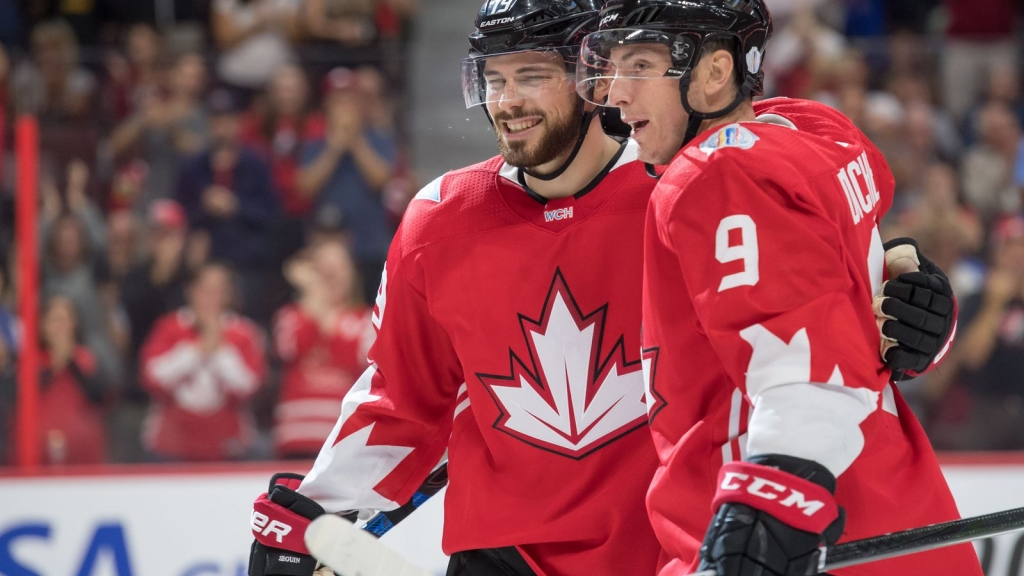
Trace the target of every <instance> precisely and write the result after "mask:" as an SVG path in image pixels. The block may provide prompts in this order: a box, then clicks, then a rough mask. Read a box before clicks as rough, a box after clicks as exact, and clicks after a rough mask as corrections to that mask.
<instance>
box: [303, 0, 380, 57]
mask: <svg viewBox="0 0 1024 576" xmlns="http://www.w3.org/2000/svg"><path fill="white" fill-rule="evenodd" d="M376 4H377V2H375V1H374V0H305V10H304V13H303V16H304V18H305V22H304V23H305V26H306V30H308V31H309V35H310V36H311V37H313V38H315V39H318V40H330V41H332V42H340V43H341V44H346V45H349V46H359V45H366V44H369V43H371V42H373V40H374V39H376V37H377V26H376V24H375V22H374V16H375V13H376V9H377V6H376Z"/></svg>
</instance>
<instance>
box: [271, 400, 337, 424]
mask: <svg viewBox="0 0 1024 576" xmlns="http://www.w3.org/2000/svg"><path fill="white" fill-rule="evenodd" d="M274 416H275V417H277V418H278V419H281V420H291V419H302V418H325V419H329V420H330V421H331V422H332V423H333V422H334V421H335V420H337V419H338V416H341V402H339V401H338V400H335V399H326V398H319V399H308V400H287V401H285V402H280V403H279V404H278V405H277V406H276V407H275V408H274Z"/></svg>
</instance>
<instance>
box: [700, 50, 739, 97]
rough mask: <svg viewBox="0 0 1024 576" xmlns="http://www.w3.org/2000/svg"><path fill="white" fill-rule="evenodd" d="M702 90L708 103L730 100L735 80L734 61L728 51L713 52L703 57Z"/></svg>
mask: <svg viewBox="0 0 1024 576" xmlns="http://www.w3.org/2000/svg"><path fill="white" fill-rule="evenodd" d="M703 64H704V66H705V78H704V90H705V96H707V98H708V101H709V102H717V101H719V100H723V99H728V100H731V99H732V96H733V92H732V89H733V84H734V83H735V79H734V77H733V74H735V60H734V59H733V54H732V52H730V51H729V50H724V49H720V50H715V51H714V52H712V53H710V54H708V55H707V56H705V57H704V60H703Z"/></svg>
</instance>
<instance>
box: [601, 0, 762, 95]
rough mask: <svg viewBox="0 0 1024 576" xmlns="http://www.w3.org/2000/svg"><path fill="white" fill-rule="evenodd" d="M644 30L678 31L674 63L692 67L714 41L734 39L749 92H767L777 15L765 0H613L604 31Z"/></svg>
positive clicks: (604, 18)
mask: <svg viewBox="0 0 1024 576" xmlns="http://www.w3.org/2000/svg"><path fill="white" fill-rule="evenodd" d="M612 28H640V29H644V30H656V31H659V32H667V33H671V34H676V35H678V36H677V38H676V40H677V41H676V43H675V44H674V45H673V46H672V48H673V50H672V57H673V61H674V65H675V67H676V68H678V69H680V70H686V69H689V68H691V67H692V66H693V65H694V64H696V62H695V61H694V58H695V57H696V56H697V55H698V54H700V53H701V49H702V48H703V46H704V44H705V43H706V42H707V41H708V40H714V39H733V40H734V41H735V44H734V50H735V51H734V53H733V57H734V59H735V61H736V63H737V72H739V77H740V80H741V84H742V86H743V90H744V91H745V92H746V93H745V94H744V96H751V95H753V96H757V95H759V94H761V93H763V92H764V69H763V68H762V67H761V60H762V58H763V57H764V51H765V47H766V46H767V44H768V39H769V38H770V37H771V35H772V16H771V13H770V12H768V7H767V6H765V3H764V0H609V2H608V3H607V4H606V5H605V7H604V9H603V10H602V11H601V21H600V29H601V30H608V29H612Z"/></svg>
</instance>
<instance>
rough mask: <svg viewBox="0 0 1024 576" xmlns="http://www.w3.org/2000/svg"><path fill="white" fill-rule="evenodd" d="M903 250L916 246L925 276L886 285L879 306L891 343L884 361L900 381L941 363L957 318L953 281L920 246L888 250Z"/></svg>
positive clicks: (899, 242)
mask: <svg viewBox="0 0 1024 576" xmlns="http://www.w3.org/2000/svg"><path fill="white" fill-rule="evenodd" d="M902 245H909V246H912V247H913V249H914V251H915V252H916V253H917V258H918V260H919V261H920V263H921V264H920V271H919V272H911V273H908V274H901V275H899V276H897V277H896V278H892V279H890V280H889V281H888V282H886V283H885V284H883V285H882V293H881V294H880V295H879V296H878V297H876V298H875V303H874V307H875V313H876V315H880V316H882V317H884V318H885V320H882V319H881V318H880V319H879V321H880V329H881V332H882V336H883V337H884V338H886V339H888V340H883V343H882V345H883V358H884V359H885V363H886V364H887V365H888V366H889V367H890V368H892V369H893V379H894V380H897V381H898V380H902V379H905V378H913V377H915V376H919V375H921V374H923V373H924V372H927V371H928V369H929V368H930V367H931V366H932V365H933V364H934V363H935V362H936V360H938V359H940V354H943V353H944V351H945V350H946V349H947V348H948V344H949V341H950V340H951V338H952V331H953V326H954V325H955V323H956V316H957V306H956V299H955V298H954V297H953V289H952V287H950V285H949V278H947V277H946V274H945V273H944V272H943V271H942V270H941V269H940V268H939V267H938V266H936V265H935V263H934V262H932V261H931V260H929V259H927V258H925V256H924V255H923V254H921V251H920V250H919V249H918V247H917V242H915V241H914V240H912V239H910V238H897V239H895V240H890V241H889V242H886V243H885V245H884V246H885V249H886V251H888V250H891V249H893V248H895V247H897V246H902ZM893 341H895V345H893ZM887 344H888V345H887Z"/></svg>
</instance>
